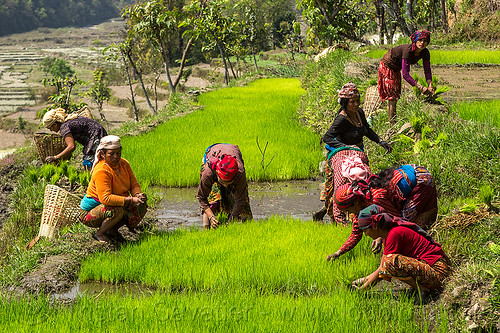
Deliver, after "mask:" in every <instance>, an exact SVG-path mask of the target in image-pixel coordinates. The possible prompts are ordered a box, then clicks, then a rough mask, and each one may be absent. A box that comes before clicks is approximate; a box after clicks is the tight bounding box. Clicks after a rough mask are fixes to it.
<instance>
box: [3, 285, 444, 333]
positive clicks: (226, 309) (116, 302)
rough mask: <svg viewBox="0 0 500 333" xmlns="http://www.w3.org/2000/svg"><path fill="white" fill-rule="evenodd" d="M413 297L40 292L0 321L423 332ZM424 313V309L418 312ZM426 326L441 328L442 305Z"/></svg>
mask: <svg viewBox="0 0 500 333" xmlns="http://www.w3.org/2000/svg"><path fill="white" fill-rule="evenodd" d="M413 308H414V306H413V301H411V300H410V299H408V298H406V297H404V296H403V297H399V298H398V299H392V297H391V296H390V295H387V294H380V295H375V296H373V297H371V298H369V297H366V295H365V294H364V293H352V292H351V291H348V290H345V289H344V290H337V291H336V292H335V293H330V294H328V295H324V296H313V297H290V296H282V295H272V294H266V295H262V294H258V293H255V292H234V293H232V292H229V293H221V294H218V293H216V294H210V293H203V294H202V293H186V294H161V293H153V294H152V295H150V296H145V297H133V296H127V297H122V296H119V295H112V296H109V297H102V298H100V299H98V300H97V299H95V298H93V297H90V296H84V297H81V298H79V299H78V300H77V301H76V302H75V304H73V305H71V306H61V305H58V304H52V303H51V301H50V300H49V299H47V298H43V297H39V298H33V299H31V300H28V299H11V300H10V301H9V302H5V301H3V302H1V303H0V309H1V311H0V327H1V328H3V330H4V331H7V332H9V331H16V332H25V331H29V332H47V331H57V332H70V331H71V332H73V331H102V330H105V331H107V332H129V331H130V332H137V331H141V332H158V331H163V332H165V331H166V332H171V331H172V332H173V331H175V332H235V331H245V332H349V333H350V332H373V331H377V332H389V331H393V332H424V331H428V330H429V324H428V323H426V322H422V321H418V320H417V319H416V318H415V317H414V314H413ZM422 312H423V313H422V314H423V315H426V313H425V312H424V311H422ZM440 315H441V322H436V323H435V325H433V330H434V331H436V332H445V331H446V329H447V327H446V326H445V327H443V326H442V325H446V324H447V314H446V311H444V310H442V311H441V313H440Z"/></svg>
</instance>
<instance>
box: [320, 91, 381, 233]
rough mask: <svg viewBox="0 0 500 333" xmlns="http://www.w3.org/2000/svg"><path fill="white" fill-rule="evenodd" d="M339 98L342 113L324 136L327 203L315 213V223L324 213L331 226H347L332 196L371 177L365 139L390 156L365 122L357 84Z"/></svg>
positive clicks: (343, 92)
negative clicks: (356, 182) (332, 224)
mask: <svg viewBox="0 0 500 333" xmlns="http://www.w3.org/2000/svg"><path fill="white" fill-rule="evenodd" d="M338 97H339V104H340V110H339V112H338V114H337V117H335V120H334V121H333V124H332V126H331V127H330V128H329V129H328V131H327V132H326V133H325V135H324V136H323V142H324V143H325V148H326V149H327V150H328V151H329V153H328V156H327V160H326V162H327V163H326V168H325V182H324V187H323V190H322V192H321V197H320V200H321V201H324V202H325V207H324V208H323V209H322V210H320V211H319V212H317V213H315V214H314V215H313V219H314V220H322V219H323V216H324V215H325V213H328V215H329V216H330V220H331V221H332V222H335V223H339V224H342V225H347V220H346V216H345V214H344V213H343V212H342V211H341V210H340V209H338V207H337V206H336V205H335V202H334V201H333V194H334V193H335V190H336V189H337V188H338V187H340V186H341V185H343V184H348V183H351V182H352V181H354V180H366V179H368V177H369V176H370V175H371V170H370V167H369V166H368V157H367V156H366V154H365V153H364V145H363V137H365V136H366V137H368V138H369V139H370V140H372V141H374V142H376V143H378V144H380V145H381V146H382V147H383V148H384V149H386V151H387V152H391V146H390V145H389V144H388V143H387V142H385V141H383V140H380V138H379V136H378V135H377V133H375V131H373V129H372V128H371V127H370V125H369V124H368V122H367V121H366V118H365V113H364V112H363V110H362V109H361V108H360V107H359V104H360V99H359V97H360V94H359V90H358V88H357V87H356V85H355V84H354V83H352V82H349V83H347V84H345V85H344V86H343V87H342V89H340V91H339V95H338Z"/></svg>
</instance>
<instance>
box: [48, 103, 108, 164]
mask: <svg viewBox="0 0 500 333" xmlns="http://www.w3.org/2000/svg"><path fill="white" fill-rule="evenodd" d="M43 126H44V127H45V128H48V129H49V130H51V131H52V132H60V133H61V136H62V137H63V138H64V141H65V142H66V148H65V149H64V150H63V151H62V152H60V153H59V154H57V155H54V156H47V157H46V158H45V162H47V163H50V162H54V161H57V160H60V159H61V158H65V157H70V156H71V153H73V151H74V150H75V148H76V146H75V141H76V142H78V143H80V144H81V145H83V163H82V164H83V166H84V167H85V168H86V169H88V170H90V168H91V167H92V164H93V163H94V156H95V152H96V148H97V146H98V145H99V141H100V140H101V138H102V137H104V136H106V135H108V134H107V132H106V130H105V129H104V127H102V126H101V124H99V123H98V122H97V121H95V120H92V119H90V118H87V117H82V116H79V115H78V114H76V113H70V114H66V111H64V109H61V108H59V109H55V110H50V111H48V112H47V113H46V114H45V115H44V116H43Z"/></svg>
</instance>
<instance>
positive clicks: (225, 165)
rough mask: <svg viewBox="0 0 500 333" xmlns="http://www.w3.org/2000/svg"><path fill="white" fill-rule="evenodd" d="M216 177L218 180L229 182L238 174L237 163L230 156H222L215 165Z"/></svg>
mask: <svg viewBox="0 0 500 333" xmlns="http://www.w3.org/2000/svg"><path fill="white" fill-rule="evenodd" d="M215 169H216V171H217V175H218V176H219V178H220V179H222V180H225V181H231V180H232V179H233V178H234V176H235V175H236V172H238V162H237V161H236V159H235V158H234V157H232V156H231V155H223V156H222V158H221V159H220V160H219V161H217V163H216V165H215Z"/></svg>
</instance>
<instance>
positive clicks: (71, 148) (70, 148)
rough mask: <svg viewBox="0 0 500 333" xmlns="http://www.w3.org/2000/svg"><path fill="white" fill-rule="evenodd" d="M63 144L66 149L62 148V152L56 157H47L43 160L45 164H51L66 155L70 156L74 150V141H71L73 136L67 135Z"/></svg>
mask: <svg viewBox="0 0 500 333" xmlns="http://www.w3.org/2000/svg"><path fill="white" fill-rule="evenodd" d="M64 142H65V143H66V148H64V150H63V151H62V152H60V153H59V154H57V155H54V156H47V157H46V158H45V162H47V163H51V162H54V161H57V160H59V159H61V158H63V157H66V156H68V155H69V156H71V153H72V152H73V151H74V150H75V139H73V135H71V133H70V134H67V135H66V136H65V137H64Z"/></svg>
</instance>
